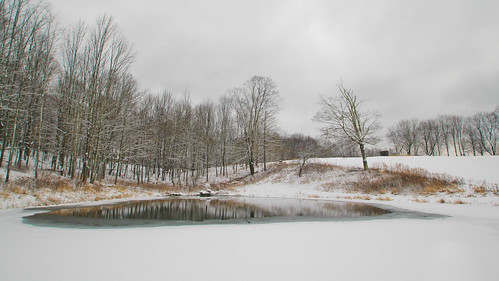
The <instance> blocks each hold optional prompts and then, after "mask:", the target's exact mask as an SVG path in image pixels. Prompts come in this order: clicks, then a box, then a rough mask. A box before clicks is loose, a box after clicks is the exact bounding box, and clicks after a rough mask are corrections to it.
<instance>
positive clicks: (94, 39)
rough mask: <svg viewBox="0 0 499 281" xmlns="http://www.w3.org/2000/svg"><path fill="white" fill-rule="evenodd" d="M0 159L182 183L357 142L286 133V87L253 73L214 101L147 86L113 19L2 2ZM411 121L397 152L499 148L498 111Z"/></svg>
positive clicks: (401, 127)
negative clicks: (64, 17)
mask: <svg viewBox="0 0 499 281" xmlns="http://www.w3.org/2000/svg"><path fill="white" fill-rule="evenodd" d="M0 20H1V25H0V50H1V57H0V71H1V73H0V91H1V92H0V95H1V96H0V121H1V123H0V134H1V137H0V139H1V142H2V143H1V155H0V165H1V166H2V167H4V168H5V169H6V176H5V181H6V182H7V181H9V175H10V173H11V171H12V170H13V169H14V170H16V169H17V170H21V169H33V170H34V174H35V177H37V176H38V174H39V171H41V170H47V169H50V170H53V171H57V172H58V173H60V174H61V175H64V176H67V177H70V178H72V179H74V180H76V181H79V182H81V183H87V182H90V183H93V182H94V181H99V180H101V179H103V178H104V177H112V178H113V179H114V181H115V182H116V181H117V180H118V179H119V178H121V177H128V178H133V179H134V180H136V181H137V182H139V183H140V182H147V181H151V180H160V181H167V182H171V183H172V184H178V185H184V184H192V183H196V182H200V181H208V179H209V176H210V175H212V173H208V169H210V168H212V169H215V171H216V172H215V175H216V176H226V175H227V174H229V173H233V172H235V171H236V170H237V169H241V168H247V169H248V170H249V172H250V173H251V174H254V173H255V172H256V170H255V167H256V166H259V167H262V168H264V169H265V168H266V163H267V162H270V161H277V160H284V159H296V158H306V157H311V156H349V155H357V154H358V152H357V151H356V149H355V148H353V145H352V144H351V143H348V142H334V138H333V139H330V141H327V140H323V139H320V140H319V139H314V138H311V137H307V136H303V135H293V136H283V135H282V134H280V133H279V130H278V124H277V122H276V117H277V114H278V110H279V106H278V102H279V90H278V86H277V83H276V82H275V81H274V80H273V79H272V78H270V77H262V76H253V77H249V78H248V80H247V81H241V84H240V85H233V88H230V89H228V90H227V91H226V92H225V94H224V95H223V96H222V97H220V98H219V99H218V100H216V101H211V100H206V101H204V102H202V103H200V104H193V103H192V102H191V100H190V98H189V95H188V94H180V95H178V94H173V93H171V92H168V91H167V90H165V91H162V92H160V93H151V92H148V91H144V90H142V89H139V86H138V83H137V81H136V80H135V79H134V77H133V76H132V75H131V73H130V67H131V65H132V64H133V62H134V58H135V51H134V49H133V48H132V47H131V46H132V44H131V43H130V42H128V41H127V39H126V38H125V36H124V35H123V34H122V32H121V31H120V29H119V27H118V26H117V24H116V23H115V22H114V21H113V19H112V17H108V16H103V17H101V18H99V19H97V20H96V21H95V22H94V23H77V24H75V25H74V26H70V27H63V28H61V27H57V26H56V24H55V19H54V17H53V15H52V14H51V11H50V8H49V6H47V5H46V4H45V3H43V2H39V1H34V0H0ZM498 111H499V110H498V109H496V110H495V112H487V113H478V114H477V115H474V116H472V117H467V118H465V117H461V116H443V117H438V118H436V119H433V120H425V121H418V120H412V119H411V120H403V121H400V122H399V123H398V124H397V125H396V126H395V127H393V128H390V129H389V133H388V135H387V137H388V139H389V140H390V141H391V142H392V143H393V145H394V146H395V150H396V153H407V154H413V155H418V154H427V155H451V154H453V153H455V154H456V155H463V156H464V155H469V154H473V155H483V154H493V155H496V154H497V136H498V131H499V129H498V123H499V122H498V114H499V112H498Z"/></svg>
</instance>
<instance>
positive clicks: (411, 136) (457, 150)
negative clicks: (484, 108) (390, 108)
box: [387, 106, 499, 156]
mask: <svg viewBox="0 0 499 281" xmlns="http://www.w3.org/2000/svg"><path fill="white" fill-rule="evenodd" d="M387 138H388V139H389V141H391V142H392V143H393V145H394V146H395V150H396V153H397V154H402V153H406V154H409V155H430V156H435V155H455V156H466V155H475V156H476V155H497V154H498V149H497V143H498V140H499V106H498V107H496V109H495V110H494V111H492V112H481V113H477V114H475V115H473V116H470V117H463V116H457V115H443V116H439V117H438V118H436V119H428V120H421V121H420V120H417V119H408V120H401V121H399V122H398V123H397V124H396V125H395V126H393V127H392V128H390V129H389V130H388V133H387Z"/></svg>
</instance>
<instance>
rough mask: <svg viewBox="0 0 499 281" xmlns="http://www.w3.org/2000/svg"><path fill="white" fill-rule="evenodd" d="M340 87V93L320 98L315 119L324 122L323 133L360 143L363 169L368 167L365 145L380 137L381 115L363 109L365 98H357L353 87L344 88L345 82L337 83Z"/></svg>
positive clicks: (376, 140) (339, 139)
mask: <svg viewBox="0 0 499 281" xmlns="http://www.w3.org/2000/svg"><path fill="white" fill-rule="evenodd" d="M338 89H339V90H340V95H339V96H337V97H327V98H322V99H321V109H320V111H319V112H317V113H316V114H315V116H314V119H313V120H314V121H316V122H318V123H322V124H324V125H325V126H324V127H323V128H322V129H321V131H322V134H323V135H324V136H326V137H329V138H333V139H335V140H337V141H339V142H345V143H355V144H356V145H358V147H359V149H360V154H361V156H362V162H363V166H364V170H368V169H369V167H368V164H367V157H366V150H365V146H366V144H371V145H374V144H376V143H378V142H379V140H380V139H379V138H378V137H376V135H375V134H376V133H377V132H379V131H380V130H381V124H380V122H379V119H380V115H379V114H378V113H377V112H375V111H368V110H364V108H363V107H362V105H363V103H364V101H363V100H358V99H357V96H355V95H354V94H353V91H352V90H347V89H345V88H344V87H343V84H342V83H339V84H338Z"/></svg>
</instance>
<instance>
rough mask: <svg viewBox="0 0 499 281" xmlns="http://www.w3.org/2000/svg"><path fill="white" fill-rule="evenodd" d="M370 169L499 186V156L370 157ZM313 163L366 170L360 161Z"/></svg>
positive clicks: (332, 159)
mask: <svg viewBox="0 0 499 281" xmlns="http://www.w3.org/2000/svg"><path fill="white" fill-rule="evenodd" d="M367 160H368V161H367V162H368V164H369V165H370V167H373V168H382V167H383V165H386V166H388V167H394V166H396V165H397V164H401V165H404V166H407V167H411V168H422V169H425V170H427V171H428V172H430V173H438V174H446V175H449V176H452V177H456V178H461V179H464V180H465V181H466V182H467V183H470V184H473V185H483V184H486V185H489V186H493V185H499V156H466V157H462V156H460V157H455V156H390V157H368V158H367ZM312 161H317V162H323V163H330V164H333V165H339V166H347V167H349V166H351V167H358V168H361V167H362V160H361V159H360V158H326V159H312Z"/></svg>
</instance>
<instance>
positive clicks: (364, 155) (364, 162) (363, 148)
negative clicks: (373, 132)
mask: <svg viewBox="0 0 499 281" xmlns="http://www.w3.org/2000/svg"><path fill="white" fill-rule="evenodd" d="M359 147H360V154H361V155H362V164H363V165H364V171H367V170H369V166H368V165H367V157H366V149H365V147H364V144H363V143H361V144H359Z"/></svg>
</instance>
